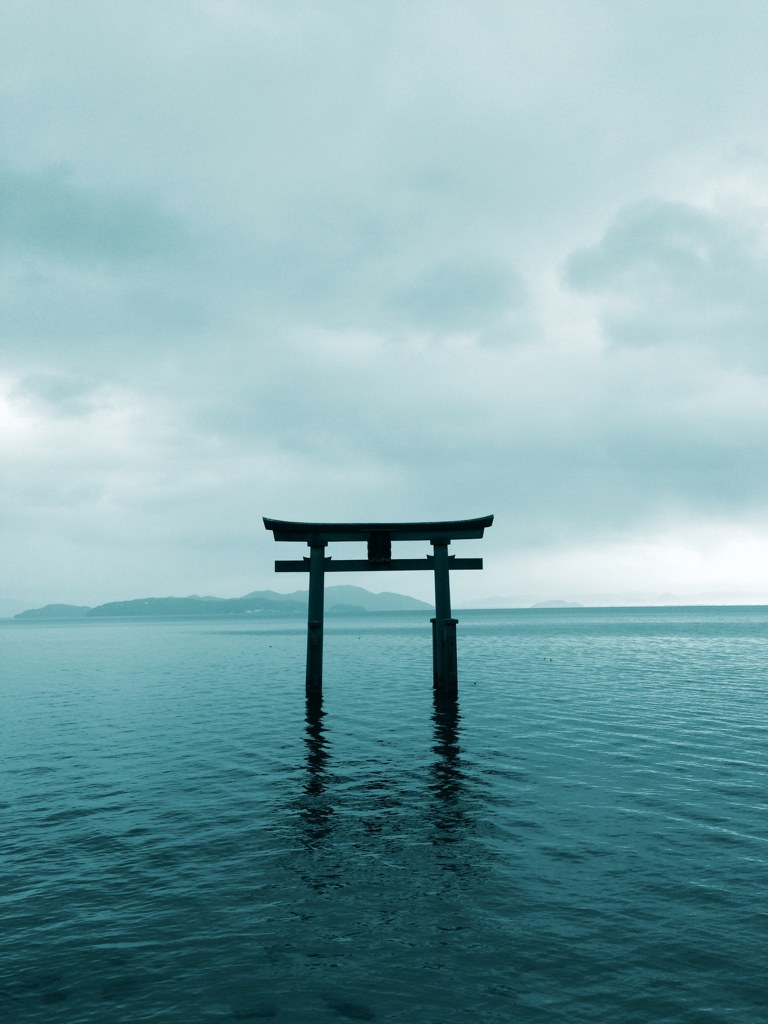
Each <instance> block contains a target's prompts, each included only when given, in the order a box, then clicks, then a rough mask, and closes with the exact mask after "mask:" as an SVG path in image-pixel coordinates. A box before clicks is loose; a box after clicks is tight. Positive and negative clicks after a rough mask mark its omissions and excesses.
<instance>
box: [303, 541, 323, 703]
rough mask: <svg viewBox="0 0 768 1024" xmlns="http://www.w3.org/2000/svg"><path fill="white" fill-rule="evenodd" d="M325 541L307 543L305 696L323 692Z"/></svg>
mask: <svg viewBox="0 0 768 1024" xmlns="http://www.w3.org/2000/svg"><path fill="white" fill-rule="evenodd" d="M326 543H327V542H326V541H319V542H317V541H316V542H315V543H310V545H309V603H308V606H307V683H306V688H307V696H308V697H309V696H313V695H317V694H320V693H322V692H323V617H324V611H325V548H326Z"/></svg>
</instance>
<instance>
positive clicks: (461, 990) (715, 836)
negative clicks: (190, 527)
mask: <svg viewBox="0 0 768 1024" xmlns="http://www.w3.org/2000/svg"><path fill="white" fill-rule="evenodd" d="M460 618H461V624H460V626H459V666H460V693H459V700H458V703H457V704H455V705H453V706H446V707H443V706H440V705H437V706H436V705H435V703H434V701H433V695H432V686H431V664H430V658H431V639H430V633H429V629H430V627H429V623H428V621H427V620H426V618H425V617H423V616H421V615H413V614H401V615H376V616H373V615H371V616H368V617H366V618H359V619H336V620H331V621H329V622H328V623H327V631H326V677H325V693H324V700H323V704H322V707H307V706H306V703H305V699H304V692H303V689H304V680H303V674H304V643H305V636H304V626H303V624H302V623H300V622H296V621H289V620H285V621H270V622H263V623H255V624H254V623H250V622H240V621H237V622H234V621H233V622H227V621H193V622H190V621H185V622H179V621H163V622H147V623H137V622H126V623H122V622H108V621H90V622H73V623H66V624H44V623H31V622H26V623H20V622H17V623H14V622H5V623H0V676H1V679H0V699H1V700H2V718H1V719H0V743H1V744H2V747H1V749H2V753H3V765H4V772H3V776H2V782H1V783H0V816H1V819H2V823H3V825H2V832H0V869H1V872H2V873H1V875H0V884H1V886H2V889H1V890H0V915H1V917H0V925H1V928H0V954H1V957H0V1020H2V1021H3V1022H4V1024H17V1022H18V1024H22V1022H23V1024H26V1022H30V1024H31V1022H45V1024H60V1022H61V1024H79V1022H83V1024H86V1022H87V1024H118V1022H119V1024H135V1022H144V1021H147V1022H149V1021H152V1022H157V1024H165V1022H167V1024H177V1022H179V1024H180V1022H184V1024H195V1022H205V1021H237V1020H240V1021H258V1020H266V1019H271V1018H274V1019H276V1020H277V1021H278V1022H285V1024H289V1022H302V1024H303V1022H315V1021H318V1022H324V1021H369V1020H370V1021H381V1022H407V1024H411V1022H412V1024H454V1022H459V1021H462V1022H463V1021H483V1022H503V1024H514V1022H520V1024H527V1022H538V1021H542V1022H543V1021H547V1022H548V1021H552V1022H556V1021H563V1022H576V1024H578V1022H601V1024H602V1022H605V1024H609V1022H610V1024H614V1022H623V1024H633V1022H638V1024H656V1022H670V1024H677V1022H691V1024H699V1022H708V1021H712V1022H724V1024H725V1022H727V1024H742V1022H743V1024H758V1022H760V1021H763V1020H765V1019H767V1018H768V1009H766V1007H768V986H767V985H766V980H765V976H766V965H767V962H768V957H767V956H766V950H768V911H767V899H768V897H767V896H766V893H767V892H768V816H767V815H766V811H768V807H767V806H766V805H767V804H768V767H767V765H768V756H767V755H766V739H767V738H768V716H767V714H766V712H767V708H768V694H767V690H766V683H767V677H768V673H767V669H766V666H767V664H768V610H767V609H761V608H755V609H662V610H655V609H643V610H617V609H612V610H606V611H590V610H581V609H578V610H567V611H554V610H538V611H509V612H491V613H479V612H476V613H464V614H462V615H460Z"/></svg>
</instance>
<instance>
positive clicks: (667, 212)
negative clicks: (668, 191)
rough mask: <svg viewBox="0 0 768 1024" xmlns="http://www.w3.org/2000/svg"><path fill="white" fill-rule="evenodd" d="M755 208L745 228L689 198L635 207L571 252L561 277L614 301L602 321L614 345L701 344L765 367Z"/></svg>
mask: <svg viewBox="0 0 768 1024" xmlns="http://www.w3.org/2000/svg"><path fill="white" fill-rule="evenodd" d="M755 213H756V214H757V218H755V219H753V220H752V221H751V222H748V223H746V224H745V223H742V222H740V221H739V220H737V219H736V218H734V217H733V216H731V217H728V216H727V214H725V213H722V212H714V213H713V212H710V211H707V210H704V209H701V208H698V207H696V206H693V205H691V204H686V203H679V202H678V203H671V202H663V201H660V200H654V201H646V202H644V203H639V204H636V205H633V206H631V207H629V208H627V209H624V210H622V211H621V212H620V213H619V214H618V216H617V217H616V220H615V221H614V223H613V224H612V225H611V227H610V228H609V229H608V230H607V231H606V233H605V235H604V236H603V238H602V239H601V240H600V242H598V243H597V245H595V246H593V247H591V248H589V249H585V250H581V251H579V252H576V253H574V254H572V255H571V256H570V258H569V259H568V262H567V264H566V269H565V280H566V282H567V283H568V284H569V285H570V286H571V287H573V288H576V289H578V290H580V291H583V292H590V293H596V294H600V295H605V296H608V297H609V298H611V299H613V300H615V307H614V308H611V307H609V311H608V313H607V315H606V325H607V333H608V336H609V337H610V339H611V340H612V341H614V342H616V343H618V344H624V345H640V346H642V345H670V344H672V345H674V344H685V345H691V346H695V347H706V348H708V349H710V351H713V352H716V353H718V355H719V357H720V358H721V359H723V360H725V361H733V360H735V361H738V362H741V361H745V360H746V361H747V362H748V363H754V364H755V365H757V366H759V367H761V368H766V367H767V366H768V248H766V235H765V233H764V232H761V230H760V229H761V228H764V227H765V223H764V222H763V223H761V220H763V216H762V215H761V214H760V213H759V211H755Z"/></svg>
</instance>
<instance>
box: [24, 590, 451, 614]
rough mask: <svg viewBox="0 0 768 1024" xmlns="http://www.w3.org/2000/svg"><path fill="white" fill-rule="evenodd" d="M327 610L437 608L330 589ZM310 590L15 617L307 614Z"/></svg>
mask: <svg viewBox="0 0 768 1024" xmlns="http://www.w3.org/2000/svg"><path fill="white" fill-rule="evenodd" d="M325 609H326V612H327V613H329V614H331V615H333V614H336V615H339V614H342V615H343V614H349V615H352V614H355V615H357V614H360V613H366V612H384V611H386V612H400V611H431V610H432V605H430V604H427V603H426V602H425V601H418V600H417V599H416V598H415V597H407V596H406V595H405V594H393V593H389V592H386V591H385V592H384V593H381V594H374V593H371V591H370V590H365V589H364V588H363V587H351V586H339V587H326V588H325ZM306 611H307V591H306V590H296V591H294V592H293V593H292V594H278V593H277V592H276V591H274V590H254V591H253V592H252V593H250V594H246V595H245V596H244V597H198V596H197V595H192V596H191V597H144V598H139V599H137V600H133V601H109V602H108V603H107V604H100V605H97V606H96V607H94V608H91V607H90V606H89V605H77V604H47V605H45V607H43V608H30V609H29V610H28V611H25V612H19V614H18V615H15V616H14V618H16V619H84V618H89V619H108V618H131V619H151V618H168V617H173V618H177V617H189V618H208V617H210V616H214V615H225V616H254V615H297V616H298V615H306Z"/></svg>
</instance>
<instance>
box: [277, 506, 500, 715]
mask: <svg viewBox="0 0 768 1024" xmlns="http://www.w3.org/2000/svg"><path fill="white" fill-rule="evenodd" d="M492 522H493V516H482V517H481V518H480V519H454V520H451V521H449V522H439V523H291V522H286V521H285V520H283V519H267V518H266V517H265V518H264V525H265V526H266V528H267V529H268V530H271V531H272V533H273V535H274V538H275V540H279V541H283V540H285V541H303V542H304V543H306V544H308V545H309V558H306V557H305V558H302V559H301V560H299V561H291V562H288V561H276V562H275V572H308V573H309V608H308V614H307V694H308V695H315V694H318V693H319V692H320V690H321V688H322V685H323V605H324V601H323V598H324V592H325V591H324V583H325V574H326V573H327V572H370V571H372V570H373V571H382V570H398V569H399V570H408V571H410V570H412V569H431V570H432V571H433V572H434V574H435V617H434V619H432V663H433V676H434V685H435V688H436V689H438V690H441V691H443V692H445V693H455V692H456V689H457V686H458V672H457V666H456V623H457V622H458V619H454V618H453V616H452V615H451V587H450V582H449V578H448V575H449V572H450V570H451V569H482V568H483V560H482V558H456V556H455V555H449V554H448V545H449V544H450V543H451V541H452V540H473V539H477V538H479V537H482V536H483V531H484V530H485V528H486V527H487V526H490V525H491V523H492ZM393 540H396V541H401V540H422V541H428V542H429V543H430V544H431V545H432V550H433V554H431V555H427V556H426V557H424V558H393V557H392V541H393ZM330 541H366V542H367V544H368V557H367V558H340V559H333V558H326V556H325V548H326V547H327V545H328V543H329V542H330Z"/></svg>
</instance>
